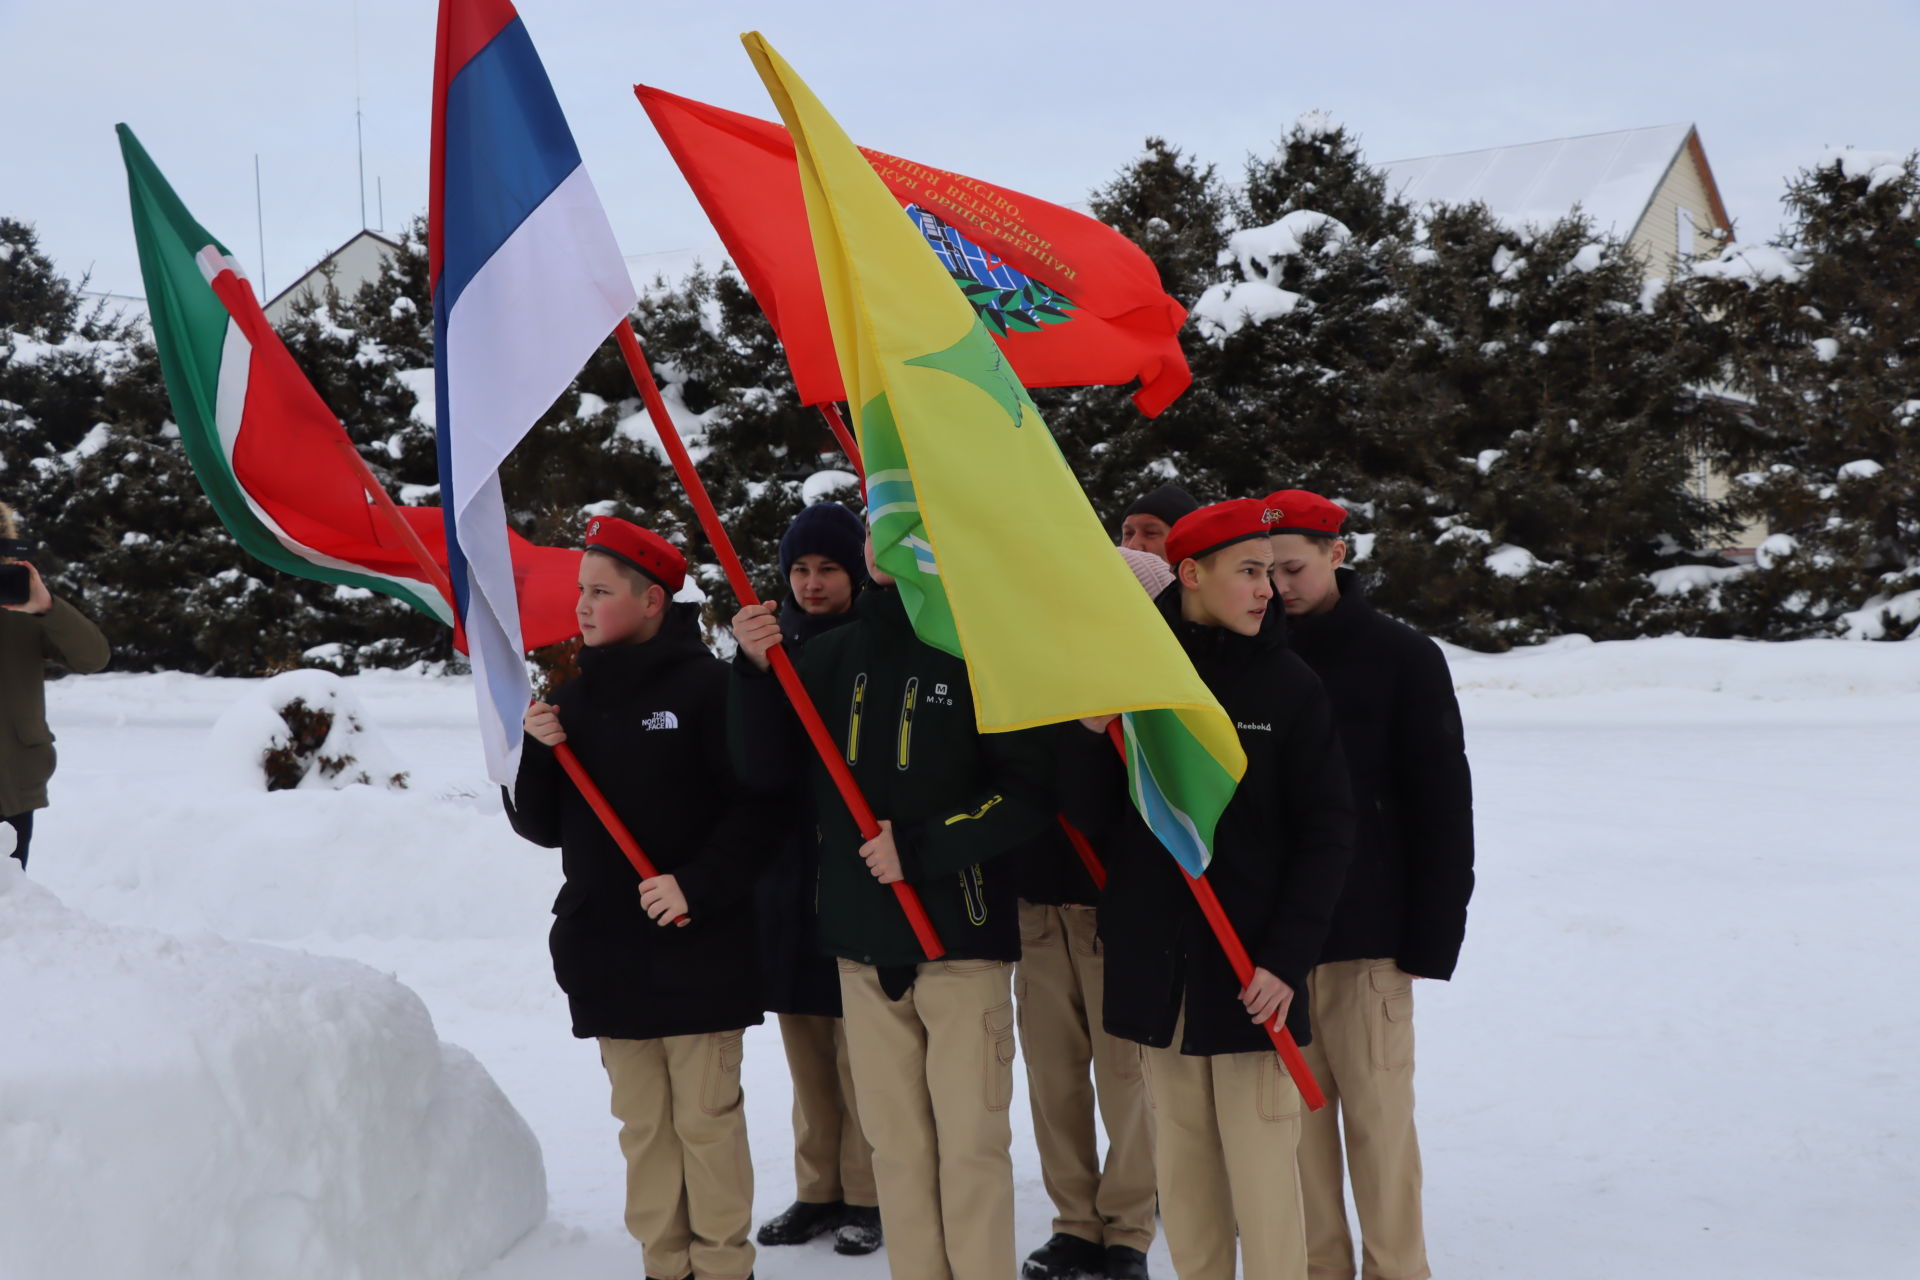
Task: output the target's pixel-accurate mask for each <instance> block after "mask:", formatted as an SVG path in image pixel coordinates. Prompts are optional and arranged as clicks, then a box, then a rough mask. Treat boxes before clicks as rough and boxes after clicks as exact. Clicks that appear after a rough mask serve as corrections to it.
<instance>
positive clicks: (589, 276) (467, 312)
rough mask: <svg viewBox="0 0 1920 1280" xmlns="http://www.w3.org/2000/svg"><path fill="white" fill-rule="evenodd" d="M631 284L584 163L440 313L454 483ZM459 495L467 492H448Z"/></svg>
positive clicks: (465, 487) (500, 446)
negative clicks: (443, 321) (444, 328)
mask: <svg viewBox="0 0 1920 1280" xmlns="http://www.w3.org/2000/svg"><path fill="white" fill-rule="evenodd" d="M637 296H638V295H637V294H635V292H634V288H633V282H632V281H631V280H630V279H629V278H628V277H627V266H626V260H625V259H623V258H622V257H621V256H620V246H619V245H618V244H617V243H615V241H614V238H613V230H612V228H611V227H609V226H608V225H607V215H606V213H605V211H604V210H602V209H601V207H600V198H599V196H597V195H595V194H594V190H593V183H592V181H591V180H590V179H589V178H588V177H587V171H586V169H585V167H584V166H583V167H581V168H578V169H575V170H574V171H573V172H572V173H571V174H569V175H568V176H567V178H566V179H565V180H564V181H563V182H561V184H560V185H559V186H558V187H555V188H554V191H553V194H552V195H550V196H548V197H547V198H546V199H545V200H544V201H542V202H541V204H540V207H539V208H537V209H535V210H534V211H533V212H532V213H531V214H530V215H528V217H527V219H526V221H524V222H522V223H521V224H520V226H519V227H518V228H517V229H516V230H515V231H514V233H513V235H512V236H511V237H509V238H508V240H507V242H506V243H505V244H503V245H501V246H500V248H499V250H498V251H496V252H495V253H494V255H493V256H492V257H491V258H489V259H487V265H486V266H484V267H482V268H480V271H479V273H478V274H477V275H475V276H474V277H473V279H472V280H471V281H469V282H468V284H467V287H466V288H465V289H464V290H462V291H461V294H460V298H459V301H457V302H456V303H454V308H453V312H452V314H451V315H449V316H448V317H447V354H446V360H447V413H448V416H449V419H450V421H451V423H452V429H453V431H454V432H455V440H454V445H453V490H454V493H455V494H456V495H467V494H472V493H476V492H478V491H479V488H480V485H481V484H482V483H484V482H485V480H486V478H487V477H488V476H491V475H492V474H493V473H494V472H496V471H498V470H499V469H500V464H501V463H502V462H503V461H505V459H506V456H507V455H508V454H509V453H512V452H513V449H514V446H515V445H517V444H519V443H520V441H521V439H522V438H523V437H524V436H525V435H526V434H527V432H528V431H530V430H532V428H533V424H534V422H535V421H536V420H537V419H538V418H539V417H540V415H541V414H543V413H545V412H546V411H547V410H548V409H549V408H550V407H552V405H553V402H554V401H555V400H557V399H558V398H559V397H560V393H561V392H563V391H565V390H566V389H567V386H568V384H569V383H571V382H572V381H573V379H574V375H575V374H577V373H579V372H580V367H581V366H582V365H584V364H585V363H586V362H587V357H589V356H591V355H592V354H593V352H594V349H595V348H597V347H598V346H599V345H600V344H601V343H602V342H604V341H605V340H606V339H607V337H608V336H609V335H610V334H612V333H613V327H614V326H615V325H616V324H619V323H620V321H622V320H623V319H625V318H626V315H627V312H628V310H629V309H631V308H632V306H633V304H634V301H635V299H636V297H637ZM456 505H463V504H458V503H457V504H456Z"/></svg>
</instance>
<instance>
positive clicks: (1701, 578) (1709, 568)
mask: <svg viewBox="0 0 1920 1280" xmlns="http://www.w3.org/2000/svg"><path fill="white" fill-rule="evenodd" d="M1752 572H1753V569H1752V567H1751V566H1750V565H1739V564H1735V565H1712V564H1677V565H1674V566H1673V567H1672V568H1671V569H1655V570H1654V571H1653V572H1652V573H1650V574H1648V575H1647V581H1648V582H1651V583H1652V584H1653V589H1654V591H1655V592H1657V593H1658V594H1660V595H1663V596H1684V595H1686V594H1688V593H1689V592H1692V591H1701V592H1705V593H1707V595H1708V596H1710V597H1713V598H1717V596H1715V595H1714V593H1716V592H1718V591H1719V589H1720V586H1721V584H1722V583H1725V582H1729V581H1731V580H1732V579H1734V578H1738V577H1740V576H1741V575H1742V574H1747V573H1752Z"/></svg>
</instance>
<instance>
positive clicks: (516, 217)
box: [434, 17, 580, 502]
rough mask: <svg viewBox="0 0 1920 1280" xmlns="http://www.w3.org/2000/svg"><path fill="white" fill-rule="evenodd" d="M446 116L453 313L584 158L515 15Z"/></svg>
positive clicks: (448, 295) (441, 294)
mask: <svg viewBox="0 0 1920 1280" xmlns="http://www.w3.org/2000/svg"><path fill="white" fill-rule="evenodd" d="M445 124H446V128H445V135H446V140H445V165H446V174H445V197H444V199H443V201H442V203H441V219H442V222H443V225H442V227H441V243H442V246H443V252H444V256H443V258H442V261H441V274H440V283H439V287H438V288H436V289H435V290H434V302H435V304H436V308H435V309H436V311H437V310H438V309H439V307H438V304H439V303H440V301H441V299H445V306H446V314H449V315H451V314H452V312H453V304H454V303H456V302H458V301H459V299H460V292H461V290H463V289H465V288H466V286H467V283H468V282H469V281H471V280H472V279H473V277H474V276H475V275H477V274H478V273H479V271H480V268H481V267H483V266H485V265H486V262H487V259H489V258H491V257H492V256H493V255H494V253H495V252H496V251H497V250H498V249H499V248H500V246H501V245H503V244H505V243H506V242H507V238H508V237H509V236H511V235H512V234H513V232H514V229H515V228H517V227H518V226H519V225H520V224H521V223H522V222H524V221H526V218H527V215H529V214H531V213H532V212H533V211H534V210H535V209H537V208H539V207H540V204H541V202H542V201H544V200H545V199H546V198H547V197H548V196H549V195H552V194H553V190H554V188H555V187H558V186H559V185H560V184H561V182H562V181H564V180H565V179H566V177H567V175H568V174H570V173H572V172H573V171H574V170H575V169H577V168H579V167H580V149H579V148H578V147H576V146H575V145H574V142H573V133H572V131H570V130H569V129H568V128H567V118H566V116H564V115H563V114H561V111H560V100H559V99H558V98H556V97H554V96H553V84H552V82H551V81H549V80H548V79H547V71H546V68H545V67H543V66H542V65H541V64H540V55H539V54H538V53H536V52H535V51H534V48H533V41H532V39H531V38H530V37H529V36H528V35H527V29H526V26H525V25H524V24H523V23H522V22H521V21H520V19H519V18H517V17H516V18H515V19H514V20H513V21H512V22H509V23H508V24H507V25H506V26H504V27H502V28H501V29H500V33H499V34H498V35H496V36H494V38H493V39H492V40H490V41H488V42H487V46H486V48H484V49H482V50H480V52H479V53H476V54H475V55H474V56H473V58H472V59H471V60H469V61H468V63H467V64H466V65H465V66H464V67H462V68H460V71H459V73H458V74H456V75H455V76H454V78H453V82H452V83H451V84H449V85H448V86H447V106H446V115H445ZM436 336H438V335H436ZM442 408H443V409H444V408H445V406H442ZM445 478H446V477H445V476H443V477H442V480H443V481H444V480H445ZM446 493H447V490H445V489H444V488H443V489H442V490H441V494H442V498H441V500H442V502H444V501H445V500H446V498H445V495H446Z"/></svg>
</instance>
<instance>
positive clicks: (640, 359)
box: [613, 321, 946, 960]
mask: <svg viewBox="0 0 1920 1280" xmlns="http://www.w3.org/2000/svg"><path fill="white" fill-rule="evenodd" d="M613 332H614V336H615V338H617V339H618V340H619V342H620V354H621V355H622V356H624V357H626V361H627V371H628V372H629V373H631V374H632V375H633V385H634V387H635V388H636V389H637V390H638V391H639V392H640V399H641V400H642V401H644V402H645V403H646V406H647V413H648V415H649V416H650V417H652V419H653V425H654V429H655V430H657V431H658V432H659V433H660V443H661V444H662V445H663V446H665V448H666V451H667V458H668V460H669V461H671V462H672V463H673V469H674V472H675V473H676V474H677V475H679V477H680V484H681V486H682V487H683V488H685V489H686V491H687V498H688V500H689V501H691V502H692V503H693V510H694V514H695V515H697V516H698V517H699V518H700V527H701V528H702V529H704V530H706V534H707V541H708V542H709V543H711V544H712V545H713V550H714V554H715V555H717V556H719V557H720V567H721V569H722V570H724V571H725V573H726V575H727V582H728V584H729V585H730V586H732V587H733V594H734V595H735V596H737V597H739V600H740V603H741V604H742V605H749V604H759V603H760V597H759V596H757V595H756V594H754V590H753V584H752V583H751V582H749V581H748V580H747V571H746V568H745V567H744V566H743V565H742V564H741V563H740V557H739V555H738V554H737V553H736V552H735V551H734V549H733V540H732V539H731V538H729V537H728V536H727V530H726V526H724V525H722V524H721V523H720V513H719V512H717V511H715V510H714V508H713V499H711V498H709V497H708V496H707V487H706V485H704V484H702V483H701V481H700V473H699V472H697V471H695V470H694V467H693V459H692V458H691V457H689V456H688V454H687V447H686V445H685V444H683V443H682V442H681V440H680V433H679V431H678V430H676V429H675V428H674V425H673V418H672V417H671V416H670V415H669V414H668V413H667V406H666V402H665V401H663V400H662V399H661V398H660V388H659V386H658V385H657V384H656V383H655V382H654V380H653V370H652V369H650V368H648V367H647V357H646V353H645V352H643V351H642V350H641V349H640V339H639V337H638V336H637V335H636V334H635V333H634V331H633V324H632V322H630V321H622V322H621V324H620V325H619V327H617V328H616V329H614V331H613ZM767 659H768V661H769V662H771V663H772V665H773V674H774V675H775V677H777V678H778V679H779V681H780V687H781V689H783V690H784V691H785V692H786V695H787V700H788V701H789V702H791V703H792V704H793V710H794V712H795V714H797V715H798V716H799V717H800V723H801V725H802V726H803V727H804V728H805V729H806V731H807V737H808V738H809V739H810V740H812V742H813V749H814V750H815V751H816V752H818V753H819V755H820V762H821V763H822V764H824V765H826V767H827V773H828V774H829V775H831V776H832V778H833V785H834V786H835V788H837V789H838V790H839V792H840V798H841V800H842V801H844V802H845V803H846V806H847V812H849V813H851V814H852V815H853V820H854V823H855V824H856V825H857V826H858V827H859V828H860V834H861V836H862V837H863V838H865V839H868V840H872V839H874V838H875V837H877V836H878V835H879V834H880V823H879V821H878V820H876V819H875V818H874V816H873V809H872V807H871V806H869V805H868V804H867V798H866V797H865V796H864V795H862V794H861V793H860V784H859V783H857V782H855V781H854V779H853V772H852V771H851V770H850V769H848V768H847V762H846V761H845V760H844V759H843V758H842V757H841V755H840V748H839V747H837V746H836V745H835V744H834V741H833V735H832V734H831V733H830V732H829V731H828V729H827V726H826V724H825V722H823V721H822V720H821V719H820V712H819V711H818V710H816V709H815V708H814V705H813V699H812V698H809V697H808V696H807V691H806V688H805V686H803V685H802V684H801V683H800V673H799V672H797V671H795V670H794V669H793V659H792V658H791V657H789V656H788V655H787V651H786V647H785V646H784V645H775V646H773V648H771V649H769V650H768V651H767ZM893 895H894V897H895V898H896V899H898V900H899V903H900V909H901V910H902V911H904V912H905V913H906V916H907V923H908V924H910V925H912V926H913V934H914V937H915V938H917V939H918V940H919V942H920V950H921V951H922V952H924V953H925V954H926V957H927V959H929V960H938V959H939V958H940V957H941V956H943V955H945V954H946V947H945V946H944V945H943V944H942V943H941V941H940V935H939V934H938V933H936V932H935V931H934V928H933V921H932V920H931V919H929V918H928V917H927V909H926V907H925V906H923V905H922V904H921V902H920V895H919V893H918V892H916V891H915V890H914V887H913V886H912V885H910V884H908V883H906V882H905V881H904V880H896V881H895V882H894V884H893Z"/></svg>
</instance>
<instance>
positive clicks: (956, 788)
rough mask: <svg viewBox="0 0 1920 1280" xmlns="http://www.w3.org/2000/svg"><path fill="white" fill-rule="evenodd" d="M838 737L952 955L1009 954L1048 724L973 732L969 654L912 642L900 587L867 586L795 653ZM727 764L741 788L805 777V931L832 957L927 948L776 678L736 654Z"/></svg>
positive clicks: (1044, 814) (912, 955)
mask: <svg viewBox="0 0 1920 1280" xmlns="http://www.w3.org/2000/svg"><path fill="white" fill-rule="evenodd" d="M796 666H797V669H798V670H799V672H800V676H801V679H802V680H803V682H804V683H805V684H806V687H807V692H808V693H809V694H811V695H812V697H813V701H814V705H815V706H816V707H818V708H819V710H820V715H821V718H822V719H823V720H825V721H826V725H827V728H828V730H829V731H830V732H831V733H832V735H833V740H834V743H835V745H836V746H837V747H838V748H839V750H840V753H841V755H842V756H843V757H844V758H845V759H846V761H847V762H848V764H849V766H850V767H851V768H852V770H853V775H854V778H855V779H856V780H857V781H858V782H859V784H860V787H861V789H862V791H864V792H865V794H866V797H867V802H868V803H869V804H871V805H872V806H873V811H874V814H875V816H877V817H880V818H886V819H890V820H891V821H892V822H893V833H894V844H895V846H896V847H897V848H898V849H899V850H900V862H901V870H902V871H903V872H904V874H905V877H906V880H907V882H908V883H909V884H912V885H913V886H914V887H915V888H916V889H918V890H919V892H920V896H921V899H922V901H923V902H924V903H925V905H926V908H927V915H928V916H929V918H931V920H932V921H933V925H934V928H935V930H936V931H937V932H938V933H939V934H940V939H941V941H942V942H943V943H944V944H945V945H946V948H947V955H948V956H949V957H950V958H952V959H956V960H959V959H979V960H987V959H991V960H1015V959H1018V958H1019V955H1020V920H1019V908H1018V904H1017V900H1016V897H1015V890H1016V888H1017V885H1016V883H1015V876H1014V867H1013V865H1012V860H1013V857H1014V856H1016V851H1017V850H1019V849H1020V847H1021V846H1022V845H1025V844H1027V843H1029V842H1030V841H1032V840H1033V839H1034V838H1035V837H1036V836H1039V835H1041V834H1043V833H1044V832H1046V831H1047V830H1048V829H1049V826H1050V824H1051V823H1052V822H1053V806H1052V803H1051V800H1050V797H1049V787H1050V783H1049V776H1050V770H1051V744H1052V737H1051V730H1050V729H1047V730H1032V731H1027V732H1022V733H995V734H982V733H980V732H979V731H978V730H977V729H976V728H975V725H974V714H973V695H972V689H971V687H970V686H969V684H968V682H967V668H966V664H965V663H963V662H962V661H961V660H960V659H958V658H955V657H953V656H952V655H950V654H947V653H943V652H941V651H940V650H938V649H935V648H933V647H932V646H930V645H927V644H924V643H922V642H921V641H920V640H919V639H918V638H917V637H916V636H915V635H914V633H913V628H912V626H911V625H910V623H909V622H908V619H907V614H906V609H905V607H904V605H902V603H901V601H900V593H899V592H898V591H893V590H887V589H882V588H869V589H868V590H866V591H863V592H862V593H861V594H860V597H859V599H858V600H857V601H856V602H855V604H854V620H853V621H852V622H850V623H848V624H847V625H846V626H843V627H840V628H838V629H837V630H834V631H830V632H828V633H827V634H825V635H822V636H818V637H816V638H815V639H813V640H811V641H809V642H808V644H807V646H806V648H805V649H804V650H803V651H801V653H800V654H799V655H798V658H797V661H796ZM733 699H734V704H735V706H734V710H735V714H734V715H733V716H732V731H733V740H734V758H735V767H736V768H737V769H738V770H739V772H740V775H741V779H742V781H744V782H745V783H746V784H747V785H748V786H750V787H755V788H762V789H776V788H780V787H783V786H785V787H792V786H795V785H797V784H799V783H800V782H801V780H802V779H804V780H805V785H806V789H807V792H808V795H809V797H810V799H811V802H812V815H813V820H814V823H815V828H816V832H817V835H818V838H819V841H820V870H819V879H818V885H817V892H816V894H815V896H814V911H815V925H816V937H817V939H818V942H819V945H820V947H821V949H822V950H823V951H825V952H826V953H827V954H829V955H834V956H839V957H841V958H843V959H847V960H855V961H858V962H860V963H861V964H871V965H889V966H891V965H909V964H916V963H919V962H920V961H922V960H924V959H925V958H926V957H925V955H924V954H923V953H922V951H921V950H920V947H919V944H918V943H917V941H916V940H915V938H914V935H913V931H912V929H911V927H910V926H909V925H908V924H907V919H906V916H905V915H904V914H903V913H902V911H901V910H900V907H899V906H898V904H897V903H896V902H895V900H894V893H893V889H892V887H891V886H889V885H883V884H881V883H880V882H879V881H877V880H875V879H874V877H873V875H872V873H871V872H869V871H868V870H867V865H866V863H865V862H863V861H862V860H861V858H860V853H859V850H860V846H861V844H862V843H863V841H862V839H861V836H860V831H859V828H858V827H856V826H855V825H854V821H853V818H852V816H851V815H849V814H848V812H847V809H846V806H845V805H844V804H842V803H841V801H840V797H839V793H838V792H837V791H836V790H835V789H834V786H833V780H832V778H831V776H830V775H829V774H828V773H827V770H826V766H824V765H823V764H821V763H820V761H819V759H818V758H817V757H816V756H815V755H814V753H813V750H812V748H811V747H810V746H809V745H808V743H807V741H806V738H805V735H804V734H803V733H802V731H801V729H800V723H799V720H798V719H797V718H796V717H795V716H794V714H793V712H792V709H791V708H790V707H789V706H788V705H787V701H786V698H785V696H784V695H783V694H782V693H781V691H780V686H779V682H778V681H776V680H775V679H774V678H773V677H772V676H771V675H768V674H764V673H762V672H760V671H758V670H756V669H755V668H754V667H752V666H751V665H750V664H749V663H747V662H746V661H744V660H737V661H735V663H734V680H733Z"/></svg>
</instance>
